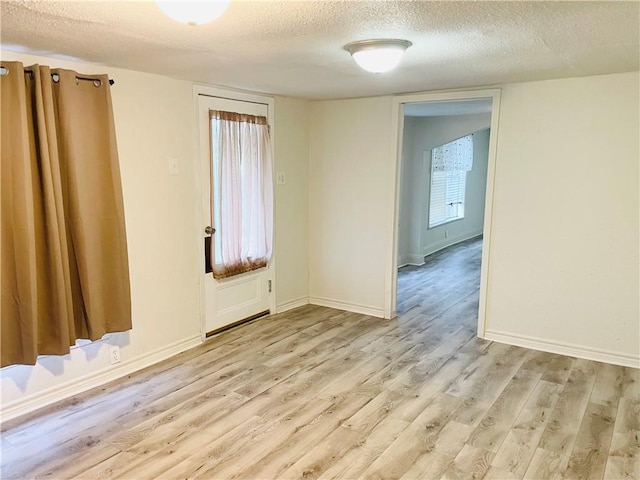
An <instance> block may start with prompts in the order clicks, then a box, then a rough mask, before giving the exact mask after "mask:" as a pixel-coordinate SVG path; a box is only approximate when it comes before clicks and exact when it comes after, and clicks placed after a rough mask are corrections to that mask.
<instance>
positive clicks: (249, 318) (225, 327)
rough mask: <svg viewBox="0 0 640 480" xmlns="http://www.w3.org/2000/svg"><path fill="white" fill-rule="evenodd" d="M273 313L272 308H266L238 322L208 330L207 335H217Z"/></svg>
mask: <svg viewBox="0 0 640 480" xmlns="http://www.w3.org/2000/svg"><path fill="white" fill-rule="evenodd" d="M270 313H271V311H270V310H265V311H264V312H260V313H256V314H255V315H251V316H250V317H247V318H243V319H242V320H238V321H237V322H233V323H230V324H229V325H225V326H224V327H220V328H216V329H215V330H211V331H210V332H207V334H206V337H207V338H209V337H212V336H213V335H217V334H218V333H222V332H225V331H227V330H230V329H232V328H235V327H239V326H240V325H244V324H245V323H249V322H252V321H253V320H257V319H258V318H262V317H264V316H267V315H269V314H270Z"/></svg>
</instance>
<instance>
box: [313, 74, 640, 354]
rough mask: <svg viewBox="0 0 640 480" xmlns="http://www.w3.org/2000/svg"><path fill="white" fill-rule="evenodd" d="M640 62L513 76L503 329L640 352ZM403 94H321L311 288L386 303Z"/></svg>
mask: <svg viewBox="0 0 640 480" xmlns="http://www.w3.org/2000/svg"><path fill="white" fill-rule="evenodd" d="M638 86H639V77H638V73H637V72H636V73H628V74H614V75H604V76H596V77H586V78H577V79H563V80H554V81H545V82H531V83H523V84H516V85H507V86H504V87H503V95H502V100H501V109H500V118H499V125H498V129H497V130H498V131H497V138H498V145H497V158H496V167H495V168H496V176H495V192H494V199H493V200H494V202H493V209H494V215H493V219H492V227H491V228H492V232H491V233H492V235H491V237H492V243H491V248H490V251H489V256H488V258H489V265H488V282H487V295H488V297H487V311H486V329H487V334H488V335H489V336H490V337H491V338H493V339H496V340H500V341H508V342H511V343H519V344H522V345H527V346H531V347H536V348H540V349H544V350H553V351H559V352H561V353H568V354H571V355H577V356H581V357H587V358H594V359H600V360H606V361H611V362H615V363H623V364H628V365H632V364H636V365H637V364H638V363H639V356H640V355H639V343H640V342H639V338H640V332H639V323H640V322H639V311H638V307H639V299H638V295H639V294H638V292H639V288H640V285H639V278H638V273H639V271H638V266H639V263H638V261H639V258H638V257H639V254H638V249H639V233H638V229H639V226H638V208H639V207H638V203H639V202H638V164H639V143H640V141H639V140H640V138H639V135H640V128H639V121H638V112H639V110H640V109H639V105H638ZM391 103H392V102H391V98H389V97H380V98H367V99H359V100H343V101H326V102H316V103H314V104H313V105H312V115H313V119H312V122H311V129H312V131H311V154H310V160H311V164H310V186H309V188H310V217H309V221H310V240H309V247H310V260H309V261H310V296H311V301H312V302H315V303H324V304H330V305H334V306H342V307H343V308H345V309H350V310H354V311H367V312H370V313H373V314H382V309H383V306H384V299H385V296H387V295H388V292H387V291H385V275H386V274H388V271H387V270H388V268H389V265H388V261H387V260H386V259H387V258H389V257H387V255H389V256H390V252H391V246H390V245H388V244H387V243H386V242H385V239H386V238H387V232H388V231H389V228H390V225H391V217H390V215H391V211H392V206H393V197H392V190H393V185H394V183H395V179H394V178H392V172H393V168H392V167H393V164H394V162H395V161H396V159H395V152H391V151H390V149H389V145H390V144H391V143H392V139H393V135H394V132H392V131H391V122H390V118H391V115H392V114H391V113H389V112H390V110H391V108H390V107H391Z"/></svg>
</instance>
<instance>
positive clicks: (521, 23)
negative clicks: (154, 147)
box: [0, 0, 640, 99]
mask: <svg viewBox="0 0 640 480" xmlns="http://www.w3.org/2000/svg"><path fill="white" fill-rule="evenodd" d="M0 6H1V12H0V13H1V25H0V26H1V41H2V44H3V48H5V49H8V50H19V51H23V52H28V53H34V54H41V55H47V56H58V55H59V56H64V57H65V58H69V57H71V58H74V59H78V60H82V61H88V62H92V63H99V64H105V65H110V66H116V67H121V68H127V69H132V70H140V71H145V72H153V73H159V74H162V75H166V76H169V77H175V78H181V79H186V80H193V81H198V82H205V83H210V84H217V85H224V86H230V87H236V88H241V89H247V90H252V91H258V92H265V93H271V94H280V95H288V96H294V97H303V98H313V99H327V98H346V97H363V96H370V95H383V94H393V93H407V92H416V91H425V90H435V89H444V88H457V87H471V86H480V85H491V84H500V83H510V82H519V81H529V80H542V79H550V78H561V77H574V76H585V75H595V74H603V73H614V72H625V71H635V70H638V69H639V59H640V47H639V43H640V39H639V30H640V3H639V2H638V1H633V2H621V1H605V2H592V1H587V2H578V1H562V2H546V1H534V2H527V1H504V2H502V1H498V2H485V1H469V2H466V1H444V2H430V1H371V0H363V1H318V0H309V1H301V0H298V1H257V2H250V1H240V0H233V1H232V3H231V5H230V7H229V9H228V10H227V11H226V13H225V14H224V15H223V16H222V17H220V18H219V19H217V20H216V21H214V22H213V23H211V24H208V25H203V26H199V27H189V26H186V25H182V24H179V23H176V22H174V21H172V20H170V19H169V18H167V17H165V16H164V15H163V14H162V13H161V12H160V10H158V9H157V8H156V7H155V5H154V4H153V3H152V2H150V1H96V0H79V1H70V2H69V1H53V0H45V1H43V0H15V1H13V0H2V1H1V2H0ZM385 37H386V38H402V39H407V40H410V41H411V42H413V46H412V47H411V48H409V50H408V51H407V53H406V55H405V58H404V59H403V62H402V64H401V65H400V67H399V68H398V69H396V70H395V71H393V72H390V73H386V74H380V75H374V74H369V73H366V72H364V71H363V70H361V69H360V68H359V67H358V66H357V65H356V64H355V63H354V62H353V61H352V59H351V58H350V56H349V54H348V53H347V52H345V51H344V50H343V49H342V47H343V46H344V45H345V44H346V43H349V42H352V41H355V40H362V39H369V38H385ZM116 80H117V79H116Z"/></svg>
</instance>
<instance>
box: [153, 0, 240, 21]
mask: <svg viewBox="0 0 640 480" xmlns="http://www.w3.org/2000/svg"><path fill="white" fill-rule="evenodd" d="M230 2H231V0H156V5H157V7H158V8H159V9H160V10H162V12H163V13H164V14H165V15H166V16H168V17H169V18H172V19H173V20H176V21H178V22H180V23H186V24H187V25H190V26H192V27H195V26H196V25H203V24H205V23H209V22H213V21H214V20H215V19H216V18H218V17H219V16H220V15H222V14H223V13H224V12H225V10H226V9H227V7H228V6H229V3H230Z"/></svg>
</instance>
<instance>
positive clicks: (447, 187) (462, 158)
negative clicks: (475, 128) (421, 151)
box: [425, 135, 473, 228]
mask: <svg viewBox="0 0 640 480" xmlns="http://www.w3.org/2000/svg"><path fill="white" fill-rule="evenodd" d="M450 153H451V154H454V155H455V159H448V158H447V156H448V155H449V154H450ZM425 154H427V152H425ZM454 160H455V161H454ZM472 164H473V136H472V135H468V136H466V137H463V138H461V139H458V140H455V141H453V142H450V143H448V144H445V145H442V146H440V147H437V148H434V149H433V150H432V153H431V188H430V189H429V228H433V227H437V226H438V225H442V224H444V223H447V222H451V221H453V220H456V219H459V218H464V198H465V187H466V180H467V170H470V169H471V166H472ZM443 165H446V167H443Z"/></svg>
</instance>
